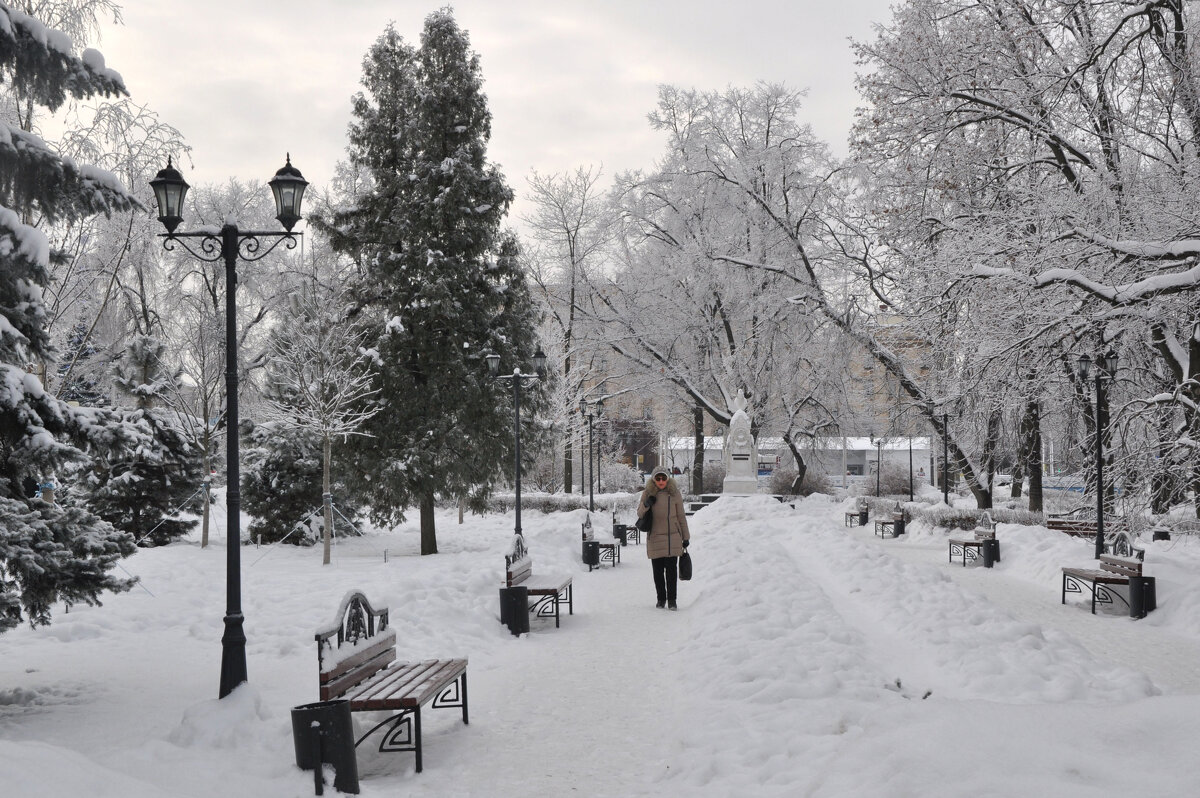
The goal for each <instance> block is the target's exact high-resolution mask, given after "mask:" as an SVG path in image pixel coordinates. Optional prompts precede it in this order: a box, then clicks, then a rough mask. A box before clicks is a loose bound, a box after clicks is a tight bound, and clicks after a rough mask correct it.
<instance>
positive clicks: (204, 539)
mask: <svg viewBox="0 0 1200 798" xmlns="http://www.w3.org/2000/svg"><path fill="white" fill-rule="evenodd" d="M207 451H208V449H207V448H205V452H207ZM201 459H202V462H203V464H204V465H203V467H204V509H203V511H202V512H201V514H200V548H202V549H203V548H207V547H208V514H209V510H208V508H209V505H210V504H211V503H212V461H211V460H209V458H208V454H205V455H204V457H203V458H201Z"/></svg>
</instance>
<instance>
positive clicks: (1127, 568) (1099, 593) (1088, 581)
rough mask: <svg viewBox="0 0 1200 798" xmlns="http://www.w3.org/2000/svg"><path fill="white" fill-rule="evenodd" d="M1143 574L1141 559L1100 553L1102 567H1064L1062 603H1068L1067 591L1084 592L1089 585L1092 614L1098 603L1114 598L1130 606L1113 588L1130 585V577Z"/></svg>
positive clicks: (1108, 602) (1108, 601)
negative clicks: (1084, 588) (1085, 586)
mask: <svg viewBox="0 0 1200 798" xmlns="http://www.w3.org/2000/svg"><path fill="white" fill-rule="evenodd" d="M1141 575H1142V563H1141V561H1140V560H1130V559H1126V558H1124V557H1111V556H1109V555H1107V554H1102V555H1100V567H1099V568H1098V569H1096V568H1063V569H1062V578H1063V582H1062V603H1063V604H1066V603H1067V593H1083V586H1084V585H1087V586H1088V588H1089V589H1090V590H1091V591H1092V614H1093V615H1095V614H1096V603H1097V602H1099V603H1101V604H1112V603H1113V598H1114V597H1115V598H1118V599H1120V600H1121V601H1122V602H1124V604H1125V606H1126V607H1128V606H1129V602H1128V601H1127V600H1126V599H1125V597H1124V596H1122V595H1121V594H1120V593H1118V592H1116V591H1115V590H1112V589H1111V588H1112V587H1114V586H1118V585H1128V584H1129V579H1130V577H1134V576H1141Z"/></svg>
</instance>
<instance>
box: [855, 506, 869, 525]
mask: <svg viewBox="0 0 1200 798" xmlns="http://www.w3.org/2000/svg"><path fill="white" fill-rule="evenodd" d="M870 514H871V511H870V510H859V511H858V525H859V526H866V525H867V516H869V515H870Z"/></svg>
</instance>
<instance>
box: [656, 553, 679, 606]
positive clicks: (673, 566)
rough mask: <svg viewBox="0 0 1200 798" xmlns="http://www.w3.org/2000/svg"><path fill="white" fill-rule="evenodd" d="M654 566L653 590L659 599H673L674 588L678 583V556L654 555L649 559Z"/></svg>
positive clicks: (672, 600) (670, 600) (671, 600)
mask: <svg viewBox="0 0 1200 798" xmlns="http://www.w3.org/2000/svg"><path fill="white" fill-rule="evenodd" d="M650 564H651V565H652V566H653V567H654V592H655V593H657V594H658V600H659V601H669V602H672V603H673V602H674V601H675V588H676V587H678V585H679V581H678V580H679V558H678V557H655V558H654V559H652V560H651V561H650Z"/></svg>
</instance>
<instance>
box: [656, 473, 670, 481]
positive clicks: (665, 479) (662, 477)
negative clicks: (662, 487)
mask: <svg viewBox="0 0 1200 798" xmlns="http://www.w3.org/2000/svg"><path fill="white" fill-rule="evenodd" d="M654 481H655V482H666V481H667V478H666V477H665V476H663V475H662V474H659V475H658V476H656V477H655V478H654Z"/></svg>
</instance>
